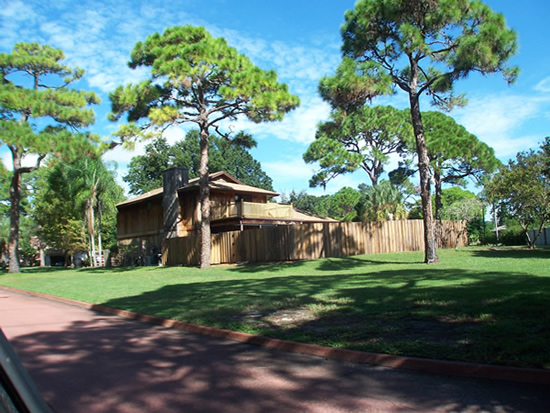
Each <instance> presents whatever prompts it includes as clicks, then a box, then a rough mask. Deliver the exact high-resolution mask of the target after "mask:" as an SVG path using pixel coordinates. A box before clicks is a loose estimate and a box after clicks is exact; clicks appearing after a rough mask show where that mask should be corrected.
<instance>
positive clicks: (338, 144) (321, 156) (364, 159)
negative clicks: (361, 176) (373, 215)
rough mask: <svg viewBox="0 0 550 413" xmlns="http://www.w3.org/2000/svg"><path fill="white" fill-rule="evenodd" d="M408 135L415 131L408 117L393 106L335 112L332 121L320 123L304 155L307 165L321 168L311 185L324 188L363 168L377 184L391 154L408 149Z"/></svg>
mask: <svg viewBox="0 0 550 413" xmlns="http://www.w3.org/2000/svg"><path fill="white" fill-rule="evenodd" d="M408 134H412V130H411V127H410V121H409V120H408V118H407V114H406V113H405V112H404V111H400V110H397V109H395V108H393V107H391V106H362V107H360V108H356V109H353V110H351V111H349V112H346V113H344V111H342V110H335V111H333V113H332V114H331V120H330V121H328V122H323V123H321V124H319V126H318V127H317V134H316V136H315V141H313V142H312V143H311V145H310V146H309V148H308V149H307V151H306V152H305V154H304V156H303V157H304V160H305V161H306V162H307V163H314V162H319V166H320V170H319V171H318V172H317V173H316V174H315V175H314V176H313V177H312V178H311V180H310V186H312V187H315V186H318V185H322V186H323V187H324V186H326V184H327V182H328V181H330V180H331V179H333V178H335V177H336V176H338V175H342V174H345V173H349V172H354V171H356V170H359V169H361V170H363V171H364V172H366V173H367V175H368V176H369V178H370V180H371V183H372V185H373V186H374V185H376V184H377V183H378V179H379V178H380V176H381V175H382V173H383V172H384V166H385V165H386V164H387V163H388V160H389V155H390V154H392V153H396V152H398V151H399V150H400V149H401V148H402V147H403V146H404V142H406V141H407V135H408Z"/></svg>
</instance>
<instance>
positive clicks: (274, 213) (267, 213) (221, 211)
mask: <svg viewBox="0 0 550 413" xmlns="http://www.w3.org/2000/svg"><path fill="white" fill-rule="evenodd" d="M237 217H238V218H242V217H246V218H292V205H281V204H275V203H267V204H261V203H256V202H245V201H240V202H231V203H229V204H225V205H217V206H213V207H212V208H211V209H210V219H211V220H212V221H214V220H218V219H225V218H237Z"/></svg>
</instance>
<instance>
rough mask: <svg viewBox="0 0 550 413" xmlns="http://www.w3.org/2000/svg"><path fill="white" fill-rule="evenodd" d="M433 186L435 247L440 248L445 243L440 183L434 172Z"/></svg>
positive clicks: (437, 175)
mask: <svg viewBox="0 0 550 413" xmlns="http://www.w3.org/2000/svg"><path fill="white" fill-rule="evenodd" d="M434 186H435V227H436V231H435V234H436V237H435V243H436V246H439V247H440V248H441V246H442V245H443V244H444V243H446V240H444V238H445V237H444V234H443V224H442V223H441V220H442V215H443V201H442V199H441V198H442V182H441V175H440V174H439V172H437V171H434Z"/></svg>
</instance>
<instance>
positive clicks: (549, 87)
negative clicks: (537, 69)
mask: <svg viewBox="0 0 550 413" xmlns="http://www.w3.org/2000/svg"><path fill="white" fill-rule="evenodd" d="M535 90H538V91H539V92H546V93H547V92H550V76H548V77H547V78H545V79H542V80H541V81H540V82H539V83H537V85H536V86H535Z"/></svg>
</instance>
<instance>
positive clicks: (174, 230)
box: [117, 167, 335, 258]
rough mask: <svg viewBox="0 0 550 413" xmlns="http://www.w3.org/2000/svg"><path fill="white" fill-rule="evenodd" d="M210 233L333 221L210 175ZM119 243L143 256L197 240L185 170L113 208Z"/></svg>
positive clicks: (195, 208)
mask: <svg viewBox="0 0 550 413" xmlns="http://www.w3.org/2000/svg"><path fill="white" fill-rule="evenodd" d="M209 186H210V203H211V212H210V219H211V230H212V233H213V234H215V233H219V232H226V231H243V230H246V229H249V228H262V227H266V226H279V225H293V224H302V223H317V222H323V223H325V222H335V221H334V220H331V219H326V218H321V217H318V216H315V215H311V214H307V213H304V212H301V211H298V210H297V209H295V208H293V207H292V205H281V204H277V203H272V202H269V200H270V199H271V198H273V197H275V196H278V195H279V194H277V193H276V192H272V191H267V190H265V189H262V188H256V187H253V186H249V185H245V184H243V183H242V182H240V181H239V180H237V179H235V178H234V177H232V176H231V175H229V174H228V173H226V172H223V171H222V172H216V173H213V174H210V177H209ZM117 209H118V215H117V239H118V241H119V244H120V245H125V246H128V245H134V246H136V247H137V248H139V254H140V255H141V256H144V257H146V258H147V257H154V256H156V255H158V254H159V253H160V251H161V245H162V240H163V239H168V238H174V237H186V236H189V235H197V234H198V233H199V230H200V214H201V213H200V198H199V180H198V178H195V179H191V180H189V179H188V172H187V170H186V169H184V168H178V167H174V168H170V169H168V170H167V171H165V173H164V185H163V187H162V188H158V189H155V190H152V191H150V192H147V193H145V194H142V195H140V196H137V197H135V198H132V199H129V200H127V201H124V202H121V203H119V204H118V205H117Z"/></svg>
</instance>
